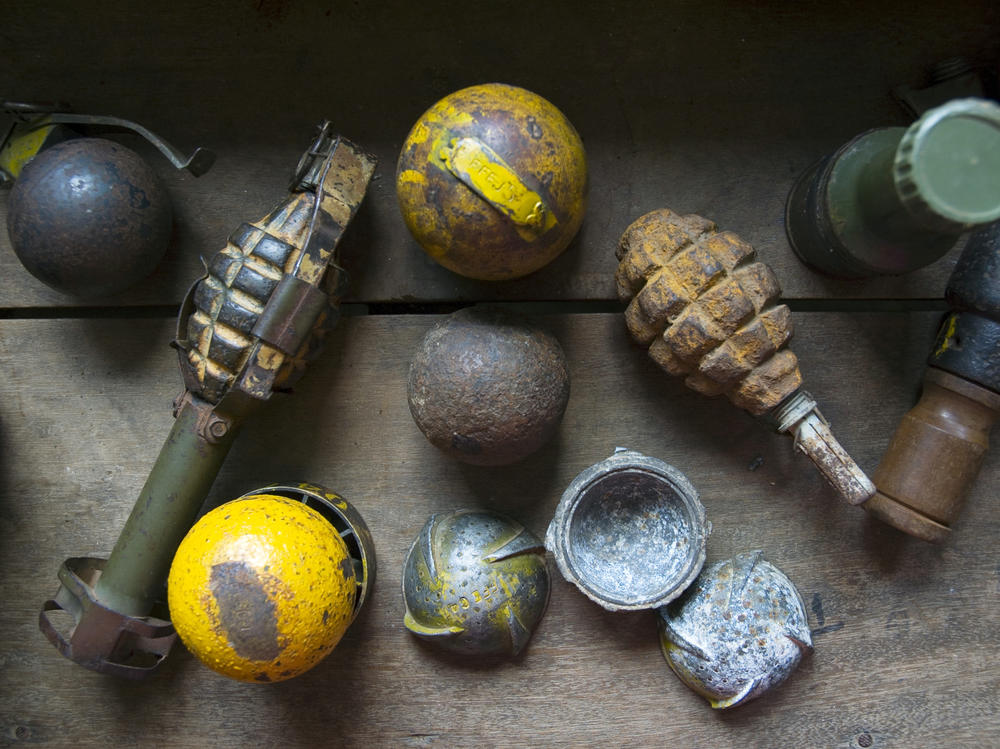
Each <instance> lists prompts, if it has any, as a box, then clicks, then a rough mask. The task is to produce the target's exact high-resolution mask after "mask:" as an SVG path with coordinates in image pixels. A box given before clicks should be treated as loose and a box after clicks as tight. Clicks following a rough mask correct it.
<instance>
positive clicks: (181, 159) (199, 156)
mask: <svg viewBox="0 0 1000 749" xmlns="http://www.w3.org/2000/svg"><path fill="white" fill-rule="evenodd" d="M0 109H2V110H3V111H4V112H5V113H6V114H8V115H11V116H12V117H13V118H14V122H13V123H11V125H10V127H9V128H8V130H7V133H6V135H4V136H3V138H2V139H0V185H3V184H5V183H6V184H9V183H12V182H13V181H14V180H15V179H17V177H19V176H20V174H21V169H22V168H23V167H24V165H25V164H26V163H27V162H28V161H31V159H33V158H34V157H35V156H36V155H38V152H39V151H41V150H42V149H44V148H48V147H49V146H51V145H54V144H55V143H59V142H60V141H63V140H66V139H68V138H72V137H76V136H78V135H79V133H77V132H75V131H74V128H71V127H68V126H70V125H75V126H77V127H82V128H85V129H87V130H100V131H106V130H128V131H131V132H134V133H137V134H139V135H141V136H142V137H143V138H145V139H146V140H148V141H149V142H150V143H152V144H153V145H154V146H155V147H156V149H157V150H158V151H159V152H160V153H161V154H163V156H164V157H165V158H166V159H167V161H169V162H170V163H171V164H173V165H174V166H175V167H176V168H177V169H184V170H186V171H187V172H189V173H190V174H192V175H194V176H195V177H200V176H201V175H203V174H205V173H206V172H207V171H208V170H209V169H211V168H212V164H214V163H215V152H214V151H210V150H209V149H207V148H200V147H199V148H196V149H195V150H194V151H192V152H191V155H190V156H185V155H184V154H183V153H182V152H181V151H179V150H178V149H177V148H175V147H174V146H172V145H171V144H170V143H168V142H167V141H165V140H164V139H163V138H161V137H160V136H159V135H157V134H156V133H154V132H153V131H152V130H150V129H149V128H146V127H143V126H142V125H140V124H138V123H137V122H132V121H131V120H124V119H122V118H121V117H110V116H107V115H96V114H76V113H73V112H67V111H65V110H67V109H69V107H68V106H66V105H65V104H62V103H39V102H31V103H26V102H18V101H4V102H2V103H0ZM60 110H62V111H60Z"/></svg>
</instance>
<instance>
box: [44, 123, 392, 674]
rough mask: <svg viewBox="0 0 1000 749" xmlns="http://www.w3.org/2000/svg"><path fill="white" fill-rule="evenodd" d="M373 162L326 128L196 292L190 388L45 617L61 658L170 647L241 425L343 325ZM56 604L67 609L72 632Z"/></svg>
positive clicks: (134, 667) (84, 659)
mask: <svg viewBox="0 0 1000 749" xmlns="http://www.w3.org/2000/svg"><path fill="white" fill-rule="evenodd" d="M374 169H375V158H374V157H373V156H371V155H369V154H367V153H366V152H364V151H363V150H361V149H360V148H359V147H358V146H356V145H355V144H353V143H351V142H350V141H347V140H345V139H343V138H341V137H339V136H338V135H336V134H334V133H333V132H331V129H330V123H329V122H327V123H324V124H323V125H322V126H321V129H320V133H319V136H318V137H317V138H316V140H315V142H314V143H313V144H312V146H311V147H310V148H309V150H308V151H307V152H306V153H305V155H304V156H303V157H302V159H301V161H300V162H299V166H298V168H297V169H296V172H295V177H294V178H293V182H292V184H291V186H290V191H291V194H290V195H289V196H288V197H287V198H285V200H283V201H282V202H281V203H279V204H278V205H277V206H276V207H275V208H274V209H273V210H272V211H271V213H269V214H268V215H267V216H265V217H264V218H263V219H261V220H260V221H256V222H253V223H246V224H243V225H242V226H241V227H240V228H239V229H237V230H236V231H235V232H234V233H233V234H232V235H231V236H230V237H229V242H228V244H227V245H226V247H225V248H224V249H222V250H221V251H220V252H219V253H218V254H216V255H215V257H214V258H213V259H212V261H211V262H210V263H209V264H208V267H207V271H208V272H207V275H206V276H205V277H203V278H202V279H200V280H199V281H197V282H196V283H195V284H194V286H193V287H192V289H191V291H190V292H189V293H188V295H187V298H186V299H185V301H184V303H183V305H182V307H181V311H180V316H179V318H178V330H177V340H176V341H175V343H174V346H175V347H176V348H177V350H178V354H179V359H180V368H181V373H182V376H183V379H184V386H185V392H184V393H183V394H182V395H181V396H180V397H179V398H178V399H177V401H176V402H175V417H176V421H175V423H174V426H173V428H172V430H171V432H170V435H169V436H168V437H167V440H166V442H165V444H164V446H163V448H162V449H161V451H160V455H159V457H158V458H157V460H156V464H155V465H154V466H153V469H152V471H151V473H150V475H149V478H148V479H147V480H146V484H145V486H144V487H143V489H142V492H141V493H140V495H139V499H138V500H137V501H136V504H135V507H134V508H133V510H132V514H131V515H130V517H129V519H128V521H127V523H126V524H125V528H124V530H123V531H122V533H121V536H120V537H119V538H118V542H117V544H116V545H115V548H114V550H113V551H112V553H111V556H110V557H109V558H108V559H107V560H106V561H105V560H101V559H94V558H90V557H86V558H72V559H68V560H67V561H66V562H65V563H64V565H63V566H62V568H61V569H60V571H59V579H60V583H61V587H60V589H59V592H58V593H57V595H56V596H55V598H53V599H52V600H49V601H46V603H45V604H44V606H43V609H42V611H41V613H40V614H39V626H40V627H41V629H42V631H43V632H44V633H45V635H46V636H47V637H48V638H49V640H50V641H51V642H52V644H53V645H55V646H56V647H57V648H58V649H59V651H60V652H61V653H62V654H63V655H65V656H66V657H67V658H70V659H71V660H74V661H76V662H77V663H79V664H81V665H83V666H86V667H87V668H90V669H92V670H95V671H102V672H105V673H112V674H116V675H119V676H125V677H130V678H142V677H143V676H145V675H146V674H148V673H149V672H150V671H151V670H152V669H154V668H155V667H156V666H157V665H159V663H160V662H161V661H162V659H163V658H164V657H165V656H166V655H167V653H168V652H169V650H170V647H171V645H172V644H173V641H174V639H175V637H176V635H175V632H174V628H173V625H172V624H171V623H170V621H169V614H168V613H167V612H166V610H165V606H163V604H162V603H160V601H161V600H162V594H163V589H164V583H165V582H166V579H167V574H168V572H169V570H170V563H171V561H172V559H173V555H174V552H175V551H176V549H177V547H178V545H179V544H180V542H181V540H182V539H183V538H184V535H185V534H186V533H187V531H188V530H189V529H190V527H191V525H192V524H193V523H194V520H195V518H196V516H197V514H198V511H199V510H200V508H201V506H202V504H203V502H204V500H205V498H206V496H207V495H208V492H209V489H210V488H211V486H212V483H213V482H214V480H215V477H216V475H217V473H218V471H219V469H220V468H221V466H222V463H223V461H224V460H225V457H226V455H227V453H228V452H229V448H230V446H231V445H232V444H233V441H234V439H235V437H236V434H237V432H238V430H239V427H240V425H241V424H242V422H243V421H244V420H245V419H246V418H247V417H248V416H249V415H250V414H251V413H252V412H253V411H254V410H255V409H256V408H257V407H258V406H260V405H261V404H262V403H263V402H264V401H265V400H267V399H268V398H269V397H270V395H271V393H272V392H275V391H279V390H283V389H286V388H288V387H289V386H290V385H291V384H292V383H293V382H294V381H295V380H297V379H298V378H299V377H300V376H301V374H302V372H303V369H304V366H305V363H306V362H307V361H308V360H309V359H311V358H313V356H315V355H316V354H318V352H319V348H320V345H321V339H322V336H323V334H324V333H325V332H326V331H327V330H328V329H329V328H331V327H332V326H333V324H334V323H335V321H336V315H337V312H336V306H337V304H338V302H339V299H340V296H341V293H342V291H343V288H344V285H345V281H346V278H345V274H344V271H343V269H341V268H340V267H339V266H338V265H337V263H336V248H337V244H338V242H339V240H340V237H341V235H342V234H343V232H344V230H345V229H346V227H347V225H348V223H349V222H350V220H351V219H352V218H353V216H354V214H355V212H356V211H357V209H358V207H359V206H360V205H361V201H362V199H363V198H364V195H365V191H366V189H367V187H368V183H369V181H370V180H371V177H372V174H373V172H374ZM58 611H62V612H66V613H68V614H70V615H71V616H72V618H73V620H74V624H73V625H72V626H71V627H70V628H69V629H68V631H66V630H65V628H63V629H62V630H61V629H60V628H57V626H56V622H55V621H54V619H55V617H54V616H53V614H54V613H55V612H58ZM63 619H65V617H63Z"/></svg>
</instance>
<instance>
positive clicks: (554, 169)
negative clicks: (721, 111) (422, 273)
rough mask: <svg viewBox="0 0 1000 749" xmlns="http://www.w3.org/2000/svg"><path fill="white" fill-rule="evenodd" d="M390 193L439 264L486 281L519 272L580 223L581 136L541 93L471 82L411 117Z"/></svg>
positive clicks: (560, 246)
mask: <svg viewBox="0 0 1000 749" xmlns="http://www.w3.org/2000/svg"><path fill="white" fill-rule="evenodd" d="M396 192H397V196H398V198H399V207H400V210H401V211H402V214H403V219H404V220H405V221H406V225H407V227H408V228H409V230H410V232H411V233H412V234H413V236H414V238H415V239H416V240H417V242H419V243H420V246H421V247H423V249H424V250H425V251H426V252H427V254H428V255H430V256H431V257H432V258H433V259H434V260H436V261H437V262H438V263H440V264H441V265H443V266H444V267H446V268H448V269H449V270H451V271H454V272H455V273H459V274H461V275H463V276H469V277H471V278H478V279H483V280H487V281H499V280H505V279H510V278H519V277H520V276H525V275H527V274H529V273H532V272H534V271H536V270H538V269H539V268H541V267H542V266H544V265H546V264H547V263H549V262H550V261H552V260H553V259H554V258H555V257H556V256H557V255H559V253H561V252H562V251H563V250H564V249H566V246H567V245H568V244H569V243H570V241H571V240H572V239H573V237H574V236H575V235H576V233H577V230H578V229H579V228H580V224H581V223H582V221H583V215H584V211H585V208H586V195H587V165H586V157H585V155H584V150H583V142H582V141H581V140H580V136H579V135H578V134H577V132H576V130H575V129H574V128H573V125H572V124H570V122H569V120H567V119H566V117H565V116H564V115H563V113H562V112H560V111H559V110H558V109H557V108H556V107H555V106H553V105H552V104H551V103H550V102H549V101H547V100H546V99H544V98H542V97H541V96H539V95H538V94H535V93H532V92H531V91H526V90H525V89H523V88H518V87H516V86H508V85H504V84H500V83H488V84H483V85H479V86H470V87H469V88H465V89H462V90H460V91H456V92H455V93H453V94H450V95H449V96H446V97H445V98H443V99H442V100H441V101H439V102H437V103H436V104H435V105H434V106H432V107H431V108H430V109H428V110H427V111H426V112H425V113H424V114H423V115H422V116H421V118H420V119H419V120H418V121H417V123H416V124H415V125H414V126H413V129H412V130H411V131H410V134H409V135H408V136H407V138H406V142H405V143H404V144H403V149H402V152H401V153H400V155H399V162H398V164H397V167H396Z"/></svg>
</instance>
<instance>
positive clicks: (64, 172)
mask: <svg viewBox="0 0 1000 749" xmlns="http://www.w3.org/2000/svg"><path fill="white" fill-rule="evenodd" d="M171 226H172V219H171V208H170V199H169V195H168V194H167V191H166V189H165V188H164V187H163V184H162V183H161V182H160V180H159V178H158V177H157V176H156V174H155V173H154V172H153V170H152V169H150V168H149V166H148V165H147V164H146V163H145V162H144V161H143V160H142V159H141V158H140V157H139V155H138V154H136V153H135V152H134V151H131V150H129V149H128V148H125V147H124V146H122V145H119V144H118V143H114V142H112V141H109V140H104V139H100V138H79V139H75V140H70V141H66V142H65V143H60V144H58V145H56V146H53V147H52V148H49V149H46V150H45V151H42V152H41V153H40V154H38V156H36V157H35V158H34V159H33V160H32V161H31V162H30V163H29V164H28V165H27V166H26V167H25V168H24V171H23V172H21V176H20V178H19V179H18V180H17V182H15V183H14V187H13V189H12V190H11V194H10V202H9V206H8V213H7V232H8V234H9V235H10V242H11V245H12V246H13V248H14V252H15V253H16V254H17V257H18V259H19V260H20V261H21V263H22V264H23V265H24V267H25V268H26V269H27V270H28V272H29V273H31V275H33V276H34V277H35V278H37V279H38V280H39V281H42V282H43V283H45V284H47V285H48V286H51V287H52V288H54V289H56V290H57V291H61V292H63V293H66V294H71V295H73V296H79V297H99V296H109V295H111V294H116V293H118V292H120V291H123V290H124V289H126V288H128V287H129V286H131V285H132V284H134V283H136V282H137V281H140V280H141V279H143V278H145V277H146V276H147V275H149V274H150V273H151V272H152V271H153V269H154V268H155V267H156V265H157V263H159V261H160V259H161V258H162V257H163V253H164V252H165V251H166V249H167V244H168V243H169V241H170V231H171Z"/></svg>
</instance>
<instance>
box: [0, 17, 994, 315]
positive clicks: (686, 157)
mask: <svg viewBox="0 0 1000 749" xmlns="http://www.w3.org/2000/svg"><path fill="white" fill-rule="evenodd" d="M4 20H5V22H4V28H3V30H2V31H0V92H2V94H3V95H4V96H6V97H11V98H14V99H20V100H67V101H69V103H71V104H72V105H73V106H74V107H75V108H76V109H77V110H78V111H83V112H93V113H99V114H115V115H118V116H121V117H125V118H129V119H133V120H136V121H139V122H141V123H142V124H144V125H146V126H147V127H150V128H151V129H153V130H154V131H156V132H158V133H159V134H161V135H162V136H164V137H166V138H167V139H168V140H170V141H171V142H173V143H174V144H175V145H177V146H178V147H179V148H181V149H182V150H185V151H189V150H190V149H193V148H194V147H195V146H197V145H200V146H205V147H210V148H213V149H215V150H216V151H217V153H218V157H219V158H218V162H217V164H216V166H215V168H214V169H213V170H212V171H211V172H210V173H209V174H207V175H206V176H204V177H202V178H201V179H194V178H192V177H189V176H187V175H185V174H180V173H177V172H171V171H170V168H169V166H168V165H167V164H166V162H165V161H164V160H163V159H162V158H160V157H159V156H157V155H155V154H154V153H151V151H150V149H149V148H146V147H145V146H144V145H143V144H141V143H139V142H138V140H137V138H134V137H128V136H123V142H126V143H128V144H129V145H133V146H136V147H137V148H138V150H140V151H141V152H142V153H143V154H144V155H147V156H148V157H149V158H148V160H149V162H150V164H151V165H152V166H153V167H154V168H155V169H156V170H157V171H158V172H160V173H161V174H162V175H163V176H164V178H165V180H166V181H167V183H168V187H169V189H170V191H171V193H172V195H173V197H174V203H175V208H176V222H175V223H176V228H175V232H174V241H173V244H172V247H171V249H170V250H169V252H168V254H167V257H166V258H165V259H164V261H163V263H162V264H161V266H160V268H159V269H158V270H157V271H156V272H155V273H154V275H153V276H151V277H150V278H149V279H148V280H147V281H145V282H143V283H141V284H139V285H138V286H136V287H134V288H133V289H132V290H130V291H127V292H124V293H123V294H121V295H120V296H118V297H115V298H113V299H101V300H92V301H88V302H86V304H88V305H105V304H112V305H132V304H176V303H178V302H179V301H180V299H181V298H182V297H183V294H184V292H185V291H186V290H187V288H188V286H189V285H190V284H191V283H192V281H193V279H194V278H196V277H197V276H198V275H199V274H200V270H201V265H200V260H199V258H200V257H201V256H206V257H207V256H211V255H212V254H213V253H214V252H215V251H217V250H218V249H219V248H220V247H221V246H222V245H223V243H224V242H225V239H226V237H227V236H228V235H229V233H230V232H231V231H232V230H233V229H235V228H236V227H237V226H238V225H239V224H240V223H241V222H243V221H246V220H252V219H256V218H258V217H259V216H260V215H262V214H263V213H264V212H266V211H267V210H268V209H269V208H270V207H271V206H272V205H273V204H274V203H276V202H277V201H278V200H279V199H281V198H282V197H283V195H284V192H285V185H286V181H287V179H288V176H289V175H290V173H291V170H292V168H293V167H294V165H295V164H296V162H297V160H298V157H299V155H300V154H301V153H302V151H303V150H304V149H305V147H306V146H307V145H308V144H309V141H310V138H311V134H312V132H313V128H314V127H315V125H316V124H318V123H319V122H320V121H321V120H323V119H331V120H332V121H333V123H334V127H335V129H337V130H338V131H340V132H342V133H343V134H345V135H346V136H347V137H350V138H352V139H355V140H356V141H358V142H359V143H361V144H363V145H365V146H366V147H368V148H369V149H371V150H372V151H374V152H375V153H376V154H377V155H378V157H379V158H380V166H379V169H378V172H377V174H376V181H375V183H374V185H373V187H372V189H371V191H370V194H369V198H368V200H367V204H366V206H365V207H364V208H363V209H362V212H361V214H360V215H359V216H358V219H357V222H356V224H357V225H356V226H355V227H354V228H353V229H352V230H351V232H350V234H349V235H348V236H347V237H346V238H345V243H344V244H345V246H344V256H345V264H346V265H347V267H348V268H349V270H350V271H351V273H352V277H353V285H352V288H351V292H350V293H351V299H352V300H355V301H397V302H398V301H420V300H423V301H427V300H431V301H434V300H481V299H508V300H509V299H519V300H539V299H541V300H546V299H571V300H579V299H611V298H613V296H614V286H613V280H612V277H613V273H614V265H615V261H614V257H613V253H614V247H615V244H616V242H617V240H618V237H619V236H620V234H621V232H622V231H623V230H624V229H625V227H626V226H628V224H629V223H631V222H632V221H633V220H634V219H636V218H637V217H639V216H640V215H642V214H643V213H646V212H647V211H650V210H653V209H657V208H661V207H665V206H666V207H670V208H673V209H674V210H677V211H680V212H693V213H699V214H701V215H704V216H707V217H709V218H712V219H713V220H715V221H717V222H718V223H719V225H720V226H721V227H723V228H725V229H730V230H733V231H735V232H737V233H739V234H741V235H742V236H743V237H744V238H745V239H747V240H748V241H750V242H751V243H752V244H754V245H755V246H756V247H757V249H758V250H759V251H760V253H761V256H762V258H763V259H764V260H766V261H767V262H768V263H770V264H771V265H772V266H773V267H774V268H775V270H776V271H777V274H778V277H779V278H780V279H781V280H782V283H783V286H784V289H785V294H786V296H788V297H790V298H804V297H835V298H836V297H845V296H846V297H860V298H878V297H883V298H886V297H892V298H912V297H919V298H939V297H940V296H941V295H942V292H943V288H942V279H943V278H945V277H946V276H947V272H948V269H949V268H950V266H951V264H953V262H954V259H955V255H954V253H952V254H951V255H949V256H948V257H946V258H945V259H943V260H941V261H939V262H938V263H936V264H935V266H933V267H931V268H929V269H925V270H922V271H919V272H916V273H913V274H911V275H909V276H906V277H902V278H896V279H876V280H871V281H865V282H863V283H855V282H841V281H831V280H827V279H824V278H821V277H820V276H817V275H815V274H813V273H812V272H810V271H808V270H807V269H805V268H804V267H803V266H802V265H801V264H800V263H799V262H798V260H797V259H796V258H795V256H794V254H793V253H792V251H791V250H790V248H789V246H788V242H787V239H786V237H785V232H784V226H783V224H784V218H783V216H784V203H785V197H786V195H787V193H788V191H789V189H790V188H791V186H792V184H793V182H794V180H795V178H796V176H797V175H798V174H799V173H800V172H802V171H803V170H804V169H805V168H806V167H807V166H808V165H809V164H811V163H812V162H813V161H814V160H816V159H818V158H820V157H822V156H825V155H827V154H829V153H831V152H832V151H833V150H835V149H836V148H838V147H839V146H840V145H841V144H842V143H844V142H845V141H847V140H848V139H850V138H852V137H853V136H855V135H857V134H858V133H860V132H862V131H864V130H867V129H869V128H872V127H877V126H881V125H891V124H903V123H905V121H906V118H905V116H904V114H903V111H902V110H901V109H900V108H899V107H898V106H897V105H896V104H895V103H894V102H893V100H892V98H891V96H890V91H891V89H892V88H893V87H894V86H897V85H900V84H918V83H920V82H921V81H922V80H923V76H924V74H925V71H926V68H927V67H928V66H930V65H932V64H934V63H935V62H937V61H939V60H941V59H943V58H947V57H952V56H955V55H965V56H967V57H969V58H970V59H972V61H973V62H976V63H980V64H984V65H987V66H989V67H990V70H991V71H992V72H995V70H996V49H995V41H996V38H997V32H998V30H1000V12H998V8H997V6H996V4H995V3H992V2H990V0H961V1H960V2H954V3H947V4H942V3H939V2H934V1H933V0H922V1H921V2H904V1H903V0H892V2H888V3H808V4H805V5H803V4H796V5H789V4H787V3H730V2H725V1H724V0H713V1H712V2H669V3H665V2H656V1H655V0H644V1H642V2H634V3H625V4H616V3H583V4H572V5H570V4H566V3H541V4H536V5H534V6H532V7H531V9H530V11H529V12H528V13H527V14H525V13H523V12H520V11H515V10H514V9H512V8H509V7H506V6H494V5H491V4H473V5H464V6H462V7H461V8H458V7H456V6H455V5H454V4H452V3H442V2H430V3H412V2H401V1H400V0H393V1H392V2H387V3H379V4H377V5H373V4H371V3H349V2H330V3H301V2H300V3H296V2H292V0H240V1H239V2H226V3H204V2H192V1H191V0H179V1H174V2H152V3H142V4H135V3H128V2H121V1H120V0H119V1H118V2H106V3H101V4H100V5H99V6H97V5H95V4H87V3H78V2H70V1H69V0H52V1H51V2H46V3H44V4H30V3H19V4H18V5H17V7H16V8H15V9H12V12H11V13H10V14H8V15H7V17H5V19H4ZM81 29H91V30H93V32H92V33H81V31H80V30H81ZM570 50H571V51H570ZM487 81H502V82H507V83H513V84H517V85H521V86H524V87H526V88H529V89H532V90H534V91H537V92H538V93H540V94H542V95H543V96H545V97H547V98H549V99H550V100H551V101H552V102H553V103H555V104H556V105H557V106H558V107H559V108H561V109H562V110H563V111H564V112H565V113H566V115H567V116H568V117H569V119H570V120H571V121H572V122H573V123H574V124H575V126H576V128H577V129H578V131H579V132H580V134H581V136H582V138H583V141H584V144H585V146H586V149H587V153H588V157H589V163H590V177H591V180H590V205H589V209H588V213H587V217H586V220H585V223H584V227H583V229H582V231H581V233H580V234H579V235H578V238H577V240H576V241H575V242H574V243H573V244H572V245H571V247H570V248H569V249H568V250H567V251H566V252H565V253H564V254H563V255H562V256H561V257H560V258H559V259H558V260H556V261H555V262H553V263H552V264H551V265H549V266H548V267H546V268H544V269H543V270H541V271H539V272H538V273H536V274H534V275H532V276H530V277H528V278H525V279H521V280H517V281H510V282H504V283H495V284H488V283H483V282H477V281H472V280H469V279H464V278H462V277H459V276H457V275H454V274H452V273H450V272H449V271H446V270H444V269H443V268H441V267H439V266H437V265H436V264H435V263H434V262H433V261H431V260H430V259H428V258H427V257H426V256H425V255H424V254H423V252H421V251H420V249H419V248H418V246H417V245H416V243H415V242H414V241H413V239H412V238H411V237H410V236H409V234H408V233H407V230H406V228H405V226H404V224H403V221H402V219H401V217H400V215H399V211H398V208H397V205H396V198H395V186H394V172H395V162H396V158H397V155H398V153H399V149H400V147H401V146H402V143H403V141H404V139H405V137H406V134H407V132H408V131H409V129H410V127H411V126H412V125H413V123H414V122H415V121H416V120H417V118H418V117H419V116H420V114H421V113H422V112H423V111H424V110H425V109H426V108H427V107H429V106H430V105H431V104H433V103H434V102H435V101H437V100H438V99H439V98H441V97H442V96H444V95H446V94H448V93H450V92H451V91H454V90H456V89H458V88H461V87H463V86H467V85H471V84H474V83H482V82H487ZM6 202H7V201H6V200H5V199H0V222H3V221H5V211H6ZM73 304H74V301H73V300H70V299H67V298H66V297H64V296H62V295H60V294H58V293H57V292H54V291H51V290H49V289H47V288H46V287H45V286H43V285H42V284H41V283H40V282H38V281H36V280H35V279H33V278H32V277H31V276H29V275H28V274H27V273H26V272H25V271H24V270H23V269H22V268H21V266H20V264H19V263H18V262H17V260H16V258H15V257H14V255H13V254H12V252H11V249H10V244H9V241H8V239H7V236H6V234H5V233H3V232H0V307H14V308H23V307H37V306H55V307H63V306H72V305H73Z"/></svg>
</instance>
